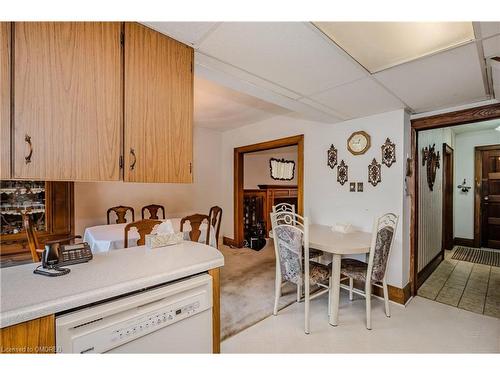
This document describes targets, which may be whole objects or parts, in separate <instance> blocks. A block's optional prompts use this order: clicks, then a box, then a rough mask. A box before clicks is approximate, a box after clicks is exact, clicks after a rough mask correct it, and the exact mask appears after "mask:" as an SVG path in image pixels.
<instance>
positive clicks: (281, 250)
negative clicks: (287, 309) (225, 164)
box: [271, 212, 332, 334]
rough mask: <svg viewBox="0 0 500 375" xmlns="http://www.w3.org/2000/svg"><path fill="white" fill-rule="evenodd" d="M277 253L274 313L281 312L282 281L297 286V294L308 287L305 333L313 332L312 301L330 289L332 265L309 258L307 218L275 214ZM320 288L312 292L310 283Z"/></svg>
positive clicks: (281, 213)
mask: <svg viewBox="0 0 500 375" xmlns="http://www.w3.org/2000/svg"><path fill="white" fill-rule="evenodd" d="M271 223H272V231H273V240H274V250H275V254H276V279H275V284H274V285H275V299H274V310H273V315H277V314H278V303H279V298H280V296H281V286H282V282H283V280H284V281H288V282H291V283H293V284H296V285H297V295H299V294H300V289H301V288H302V286H304V289H305V297H304V305H305V306H304V309H305V327H304V331H305V333H306V334H307V333H309V325H310V324H309V303H310V300H312V299H313V298H316V297H319V296H320V295H322V294H324V293H326V292H328V291H329V285H330V277H331V269H332V268H331V267H328V266H326V265H324V264H321V263H317V262H314V261H312V260H310V257H309V223H308V220H307V218H306V217H302V216H300V215H297V214H295V213H290V212H274V213H271ZM311 284H312V285H317V286H319V287H320V289H319V291H318V292H316V293H314V294H313V295H310V285H311Z"/></svg>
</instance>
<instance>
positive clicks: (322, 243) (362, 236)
mask: <svg viewBox="0 0 500 375" xmlns="http://www.w3.org/2000/svg"><path fill="white" fill-rule="evenodd" d="M371 240H372V234H371V233H368V232H352V233H339V232H334V231H332V229H331V227H329V226H327V225H318V224H311V225H309V247H310V248H314V249H318V250H322V251H324V252H325V253H330V254H332V258H333V262H332V285H331V288H330V298H332V299H331V303H330V319H329V323H330V324H331V325H333V326H336V325H337V324H338V321H339V298H340V262H341V259H342V255H348V254H366V253H369V252H370V245H371Z"/></svg>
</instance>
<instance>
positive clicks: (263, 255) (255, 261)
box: [220, 241, 297, 340]
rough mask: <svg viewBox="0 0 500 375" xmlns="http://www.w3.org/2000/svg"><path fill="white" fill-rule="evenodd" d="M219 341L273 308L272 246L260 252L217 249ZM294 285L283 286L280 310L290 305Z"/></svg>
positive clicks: (253, 322)
mask: <svg viewBox="0 0 500 375" xmlns="http://www.w3.org/2000/svg"><path fill="white" fill-rule="evenodd" d="M220 250H221V251H222V253H223V254H224V258H225V265H224V267H223V268H222V271H221V338H222V340H224V339H227V338H228V337H231V336H233V335H235V334H236V333H238V332H240V331H242V330H244V329H245V328H248V327H250V326H252V325H254V324H255V323H257V322H260V321H261V320H263V319H265V318H267V317H268V316H270V315H272V313H273V307H274V275H275V257H274V245H273V242H272V241H268V243H267V245H266V247H264V248H263V249H262V250H261V251H254V250H251V249H245V248H244V249H231V248H230V247H228V246H221V248H220ZM296 293H297V290H296V288H295V286H293V285H290V284H288V283H287V284H285V285H284V287H283V295H282V297H281V298H280V309H282V308H284V307H286V306H288V305H290V304H292V303H293V302H294V301H295V299H296V296H297V294H296Z"/></svg>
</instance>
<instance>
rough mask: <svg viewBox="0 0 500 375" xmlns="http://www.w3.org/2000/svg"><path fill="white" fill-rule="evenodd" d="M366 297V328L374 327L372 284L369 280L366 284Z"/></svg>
mask: <svg viewBox="0 0 500 375" xmlns="http://www.w3.org/2000/svg"><path fill="white" fill-rule="evenodd" d="M365 298H366V328H367V329H372V286H371V284H370V283H369V282H367V283H366V285H365Z"/></svg>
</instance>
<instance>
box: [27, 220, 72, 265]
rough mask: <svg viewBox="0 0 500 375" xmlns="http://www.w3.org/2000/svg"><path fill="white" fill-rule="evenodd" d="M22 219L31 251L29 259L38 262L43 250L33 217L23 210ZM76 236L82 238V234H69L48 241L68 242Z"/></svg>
mask: <svg viewBox="0 0 500 375" xmlns="http://www.w3.org/2000/svg"><path fill="white" fill-rule="evenodd" d="M21 215H22V219H23V226H24V230H25V231H26V237H27V238H28V248H29V250H30V253H31V259H32V260H33V263H38V262H40V261H41V260H42V253H43V250H44V246H43V244H41V243H40V241H39V239H38V236H37V234H36V230H35V224H34V223H33V218H32V217H31V213H29V212H25V213H21ZM77 238H82V236H78V235H76V236H69V237H66V238H62V239H57V240H55V241H50V243H55V242H58V243H62V244H64V243H69V242H70V241H72V240H75V239H77Z"/></svg>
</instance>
